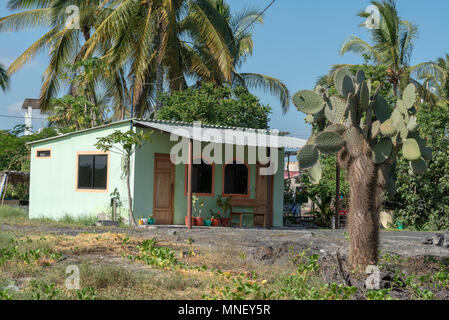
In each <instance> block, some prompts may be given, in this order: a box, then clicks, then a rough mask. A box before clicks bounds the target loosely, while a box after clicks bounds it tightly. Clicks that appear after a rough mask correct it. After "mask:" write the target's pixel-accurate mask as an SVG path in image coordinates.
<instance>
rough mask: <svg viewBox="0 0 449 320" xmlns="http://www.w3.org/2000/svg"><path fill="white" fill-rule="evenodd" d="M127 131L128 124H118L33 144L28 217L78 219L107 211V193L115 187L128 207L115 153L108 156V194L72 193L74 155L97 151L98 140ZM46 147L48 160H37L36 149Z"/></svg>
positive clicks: (124, 185) (119, 157)
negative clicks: (114, 132)
mask: <svg viewBox="0 0 449 320" xmlns="http://www.w3.org/2000/svg"><path fill="white" fill-rule="evenodd" d="M128 129H129V123H121V124H116V125H112V126H108V127H104V128H99V129H96V130H90V131H86V132H81V133H78V134H74V135H69V136H66V137H62V138H59V139H55V140H50V141H46V142H41V143H38V144H34V145H32V147H31V177H30V218H40V217H48V218H53V219H58V218H61V217H63V216H64V215H66V214H68V215H71V216H74V217H80V216H87V215H89V216H90V215H96V214H97V213H100V212H108V211H110V199H111V197H110V193H111V192H112V191H113V190H114V188H116V187H117V189H118V190H119V192H120V195H121V200H122V202H123V205H124V206H125V207H127V205H128V204H127V203H128V200H127V193H126V181H125V180H124V179H122V178H121V156H120V155H118V154H115V153H111V154H110V160H109V161H110V162H109V165H110V168H109V190H108V192H106V193H96V192H75V189H76V185H75V184H76V153H77V152H78V151H96V148H95V147H94V144H95V143H96V141H97V140H96V138H97V137H100V136H106V135H108V134H110V133H112V132H113V131H115V130H128ZM45 148H50V149H51V158H50V159H38V158H36V156H35V155H36V149H45ZM125 216H126V214H125Z"/></svg>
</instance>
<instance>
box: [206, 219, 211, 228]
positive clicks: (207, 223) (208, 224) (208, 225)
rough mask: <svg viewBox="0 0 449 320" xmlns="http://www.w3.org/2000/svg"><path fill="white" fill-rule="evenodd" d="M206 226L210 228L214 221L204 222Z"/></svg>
mask: <svg viewBox="0 0 449 320" xmlns="http://www.w3.org/2000/svg"><path fill="white" fill-rule="evenodd" d="M204 225H205V226H206V227H210V226H211V225H212V220H204Z"/></svg>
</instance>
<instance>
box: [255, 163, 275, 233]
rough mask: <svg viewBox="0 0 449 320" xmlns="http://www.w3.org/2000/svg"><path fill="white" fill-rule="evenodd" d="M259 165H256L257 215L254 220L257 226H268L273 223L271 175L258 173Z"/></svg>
mask: <svg viewBox="0 0 449 320" xmlns="http://www.w3.org/2000/svg"><path fill="white" fill-rule="evenodd" d="M261 167H262V166H261V165H259V164H258V165H257V166H256V213H257V214H258V215H257V216H256V219H255V221H254V222H255V225H257V226H263V227H267V228H270V227H271V226H272V225H273V176H262V175H260V168H261ZM269 209H270V210H269ZM259 214H264V216H259ZM263 217H265V218H263Z"/></svg>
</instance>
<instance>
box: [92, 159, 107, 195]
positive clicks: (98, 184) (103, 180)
mask: <svg viewBox="0 0 449 320" xmlns="http://www.w3.org/2000/svg"><path fill="white" fill-rule="evenodd" d="M107 175H108V156H95V168H94V185H93V187H94V188H95V189H106V184H107Z"/></svg>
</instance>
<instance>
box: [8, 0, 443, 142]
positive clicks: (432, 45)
mask: <svg viewBox="0 0 449 320" xmlns="http://www.w3.org/2000/svg"><path fill="white" fill-rule="evenodd" d="M1 2H2V4H1V5H0V16H5V15H7V14H9V12H8V10H7V9H6V8H5V6H6V5H5V3H6V2H7V1H6V0H4V1H1ZM228 2H229V4H230V5H231V8H232V10H233V11H239V10H241V9H242V8H244V7H245V6H250V7H254V6H255V7H259V8H263V7H265V6H266V5H268V4H269V3H270V2H271V0H228ZM397 3H398V10H399V13H400V15H401V17H402V18H403V19H406V20H409V21H411V22H413V23H415V24H416V25H418V27H419V38H418V40H417V41H416V43H415V49H414V52H413V56H412V61H411V63H412V64H416V63H420V62H423V61H429V60H434V59H436V58H437V57H440V56H443V55H444V54H445V53H447V52H449V41H448V40H449V39H448V35H447V31H448V30H449V19H447V13H448V12H449V1H447V0H430V1H422V0H398V1H397ZM368 5H369V1H365V0H344V1H335V0H276V2H275V3H274V5H273V6H272V7H271V8H270V9H269V10H268V11H267V13H266V15H265V21H264V24H262V25H257V27H256V30H255V32H254V42H255V50H254V54H253V56H252V57H251V58H249V59H248V60H247V62H246V63H245V65H244V66H243V67H242V69H241V71H242V72H258V73H263V74H267V75H270V76H273V77H276V78H279V79H281V80H282V81H284V83H285V84H286V85H287V87H288V88H289V89H290V91H291V93H292V94H293V93H294V92H296V91H298V90H300V89H311V88H313V86H314V82H315V80H316V79H317V77H318V76H320V75H322V74H325V73H327V71H328V70H329V67H330V66H331V65H332V64H337V63H359V62H361V60H360V58H358V57H356V56H354V55H352V54H348V55H345V56H343V57H342V56H340V55H339V53H338V51H339V48H340V45H341V44H342V43H343V42H344V41H345V39H347V38H348V37H349V36H350V35H351V34H355V35H357V36H360V37H362V38H363V39H365V40H369V37H368V33H367V31H366V30H365V29H364V28H360V27H358V25H359V24H360V23H361V22H362V19H361V18H359V17H357V16H356V13H357V12H359V11H360V10H362V9H364V8H366V7H367V6H368ZM44 31H45V30H38V31H26V32H21V33H8V34H5V33H2V34H0V43H1V44H2V46H1V47H0V62H1V63H3V64H4V65H9V64H10V63H11V62H12V61H13V60H14V58H15V57H16V56H18V55H19V54H20V53H22V52H23V51H24V50H25V49H26V48H27V47H28V46H29V45H30V44H31V43H32V42H33V41H35V40H36V39H38V37H39V36H40V35H42V34H43V32H44ZM46 64H47V57H46V53H45V52H44V53H42V54H41V55H39V56H37V57H36V58H35V59H34V60H33V61H32V62H31V63H29V64H28V65H27V66H26V67H24V68H23V69H22V70H20V71H19V72H18V73H17V74H15V75H14V76H13V78H12V83H11V89H10V91H8V92H7V93H6V94H4V93H1V92H0V129H8V128H12V127H13V126H14V125H16V124H19V123H23V118H22V115H23V112H22V111H21V110H20V106H21V105H22V102H23V100H24V99H25V98H35V97H38V95H39V88H40V85H41V77H42V73H43V72H44V70H45V67H46ZM253 93H254V94H256V95H257V96H259V97H260V99H261V101H262V102H263V103H265V104H269V105H270V106H271V107H272V108H273V114H272V115H271V122H270V125H271V126H272V127H273V128H277V129H281V130H287V131H290V132H291V133H292V134H293V135H295V136H298V137H302V138H307V137H308V136H309V133H310V128H309V126H308V125H307V124H305V123H304V114H302V113H300V112H298V111H297V110H296V109H295V107H294V106H291V108H290V111H289V112H288V113H287V114H286V115H283V114H282V111H281V108H280V104H279V102H278V100H277V99H276V98H274V97H272V96H270V95H269V94H266V93H264V92H261V91H253ZM1 115H8V116H16V117H18V118H6V117H3V116H1Z"/></svg>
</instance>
